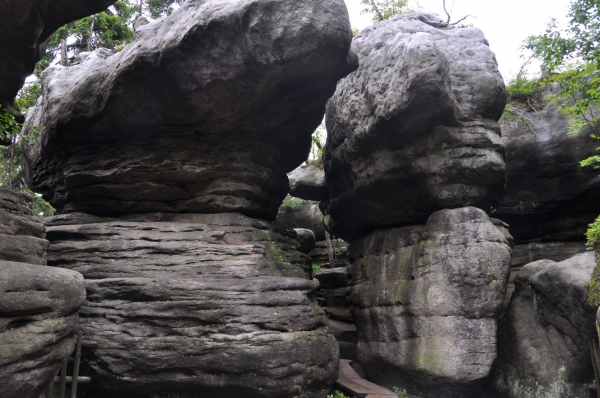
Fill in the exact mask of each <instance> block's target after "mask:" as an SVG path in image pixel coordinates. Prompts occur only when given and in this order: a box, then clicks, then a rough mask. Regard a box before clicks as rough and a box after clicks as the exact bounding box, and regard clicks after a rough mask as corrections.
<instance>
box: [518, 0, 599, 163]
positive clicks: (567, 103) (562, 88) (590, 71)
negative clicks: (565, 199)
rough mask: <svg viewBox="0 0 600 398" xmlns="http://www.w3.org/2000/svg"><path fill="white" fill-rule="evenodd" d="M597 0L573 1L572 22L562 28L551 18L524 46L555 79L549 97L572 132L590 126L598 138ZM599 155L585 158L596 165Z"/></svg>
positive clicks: (547, 82) (577, 131)
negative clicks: (539, 33) (557, 90)
mask: <svg viewBox="0 0 600 398" xmlns="http://www.w3.org/2000/svg"><path fill="white" fill-rule="evenodd" d="M599 3H600V2H599V1H598V0H574V1H573V2H572V3H571V5H570V10H569V14H568V17H569V18H570V22H569V26H568V27H567V28H566V29H560V28H559V26H558V24H557V22H556V20H552V21H551V22H550V23H549V24H548V27H547V28H546V31H545V32H544V33H542V34H541V35H537V36H531V37H529V38H528V39H527V41H526V43H525V45H524V48H525V49H528V50H531V51H532V53H533V56H534V57H535V58H537V59H539V60H540V61H541V62H542V69H543V70H544V73H545V74H546V76H549V77H547V78H546V80H545V82H544V83H545V84H550V83H554V84H556V85H557V86H558V88H559V92H558V94H556V95H552V96H551V98H549V99H550V100H551V101H552V102H553V103H555V104H558V105H559V108H560V110H561V111H562V112H563V113H564V114H565V115H567V116H569V118H570V119H571V123H570V126H569V133H570V134H576V133H579V132H581V131H582V130H588V129H589V130H591V131H592V137H593V138H596V139H599V137H600V133H599V132H598V116H597V112H598V108H599V106H600V72H599V67H600V46H599V44H600V8H599ZM599 161H600V157H598V156H593V157H591V158H588V159H585V160H584V161H582V163H581V165H582V166H589V165H597V164H599V163H598V162H599Z"/></svg>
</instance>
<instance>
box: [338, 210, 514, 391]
mask: <svg viewBox="0 0 600 398" xmlns="http://www.w3.org/2000/svg"><path fill="white" fill-rule="evenodd" d="M349 253H350V257H351V259H352V260H353V263H352V264H351V265H350V268H349V271H348V274H349V276H350V282H349V283H350V288H349V293H348V296H349V299H350V302H351V303H352V304H353V312H354V316H355V321H356V328H357V332H358V347H357V356H358V359H359V362H360V364H361V366H362V368H363V369H364V370H365V372H366V373H367V375H368V377H369V379H370V380H372V381H374V382H376V383H377V384H380V385H383V386H386V387H388V388H392V387H393V386H401V387H403V388H406V390H407V391H408V392H409V393H410V394H417V395H419V396H422V397H425V398H434V397H436V398H438V397H441V396H444V397H456V398H459V397H460V398H465V397H477V396H478V395H479V392H480V389H481V388H482V386H483V383H484V380H485V379H486V377H487V376H488V375H489V373H490V371H491V367H492V364H493V362H494V360H495V358H496V332H497V329H496V318H497V317H498V316H499V315H500V312H501V310H502V305H503V301H504V297H505V294H506V287H507V282H508V276H509V270H510V246H509V242H508V241H507V239H506V237H505V235H504V234H503V232H502V231H500V230H499V229H498V228H497V227H496V226H494V225H493V224H492V222H490V220H489V218H488V216H487V215H486V214H485V213H484V212H483V211H482V210H480V209H477V208H474V207H465V208H459V209H453V210H441V211H438V212H435V213H433V214H432V215H431V217H430V218H429V220H428V221H427V223H426V224H425V225H415V226H408V227H403V228H395V229H381V230H378V231H375V232H373V233H371V234H370V235H368V236H366V237H364V238H361V239H357V240H355V241H353V242H352V243H351V244H350V248H349Z"/></svg>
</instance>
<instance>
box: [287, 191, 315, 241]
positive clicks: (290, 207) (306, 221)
mask: <svg viewBox="0 0 600 398" xmlns="http://www.w3.org/2000/svg"><path fill="white" fill-rule="evenodd" d="M275 223H276V224H277V225H281V226H282V227H288V228H306V229H310V230H311V231H313V232H314V234H315V239H316V240H317V241H320V240H325V225H324V224H323V213H321V210H319V203H318V202H313V201H310V200H303V199H297V198H292V197H290V196H288V197H287V198H286V200H284V201H283V204H282V205H281V207H280V208H279V212H278V213H277V220H276V221H275Z"/></svg>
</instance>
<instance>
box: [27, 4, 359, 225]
mask: <svg viewBox="0 0 600 398" xmlns="http://www.w3.org/2000/svg"><path fill="white" fill-rule="evenodd" d="M351 35H352V34H351V31H350V24H349V21H348V13H347V10H346V8H345V4H344V2H343V1H342V0H328V1H320V0H303V1H284V0H252V1H233V2H232V1H229V0H210V1H200V0H194V1H188V2H186V3H184V4H183V5H182V6H181V7H180V8H179V9H178V10H176V11H175V12H173V14H172V15H170V16H169V17H166V18H164V19H161V20H158V21H156V22H154V23H150V24H147V25H145V26H142V27H140V28H139V29H138V30H137V32H136V33H135V36H134V38H133V40H132V42H131V43H130V44H129V45H128V46H127V47H126V48H125V49H123V50H122V51H121V52H118V53H116V54H112V53H110V52H108V51H97V52H94V53H92V54H90V55H88V56H87V58H85V59H84V60H83V61H82V62H81V63H80V64H79V65H74V66H71V67H69V68H65V67H62V66H54V67H52V68H49V70H47V72H46V73H45V75H44V76H43V99H42V102H41V104H40V105H39V106H37V107H35V108H34V110H33V111H32V112H31V113H30V116H29V117H28V121H27V124H28V125H30V126H41V127H42V128H41V132H40V133H39V140H38V143H37V144H36V145H34V146H30V147H29V148H28V150H27V151H26V153H25V157H26V167H25V172H26V176H27V179H28V181H29V183H30V184H31V185H32V186H33V187H35V188H36V189H37V190H38V191H39V192H41V193H42V194H43V196H44V198H45V199H46V200H48V201H49V202H50V203H51V204H52V205H53V206H54V207H56V209H57V210H58V211H59V212H75V211H81V212H87V213H91V214H101V215H116V214H132V213H146V212H153V211H160V212H187V213H194V212H196V213H214V212H242V213H244V214H247V215H251V216H258V217H264V218H269V219H274V218H275V215H276V213H277V208H278V207H279V204H280V203H281V200H282V199H283V198H284V197H285V195H286V193H287V191H288V181H287V177H286V172H290V171H292V170H293V169H294V168H295V167H297V166H298V165H300V164H301V163H302V162H303V161H304V160H305V159H306V156H307V154H308V151H309V147H310V143H311V134H312V132H313V131H314V129H315V128H316V126H318V124H319V123H320V121H321V120H322V117H323V113H324V107H325V102H326V101H327V99H328V98H329V97H330V96H331V95H332V93H333V92H334V90H335V84H336V82H337V80H338V79H340V78H341V77H343V76H345V75H346V74H348V73H349V72H351V71H352V70H354V69H355V68H356V60H355V59H354V58H353V57H351V56H349V47H350V40H351Z"/></svg>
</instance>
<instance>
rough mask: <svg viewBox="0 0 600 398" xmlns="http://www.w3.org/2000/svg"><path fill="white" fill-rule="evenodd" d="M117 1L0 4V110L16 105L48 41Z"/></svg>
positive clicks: (17, 0) (43, 0)
mask: <svg viewBox="0 0 600 398" xmlns="http://www.w3.org/2000/svg"><path fill="white" fill-rule="evenodd" d="M114 2H115V0H34V1H21V0H7V1H3V2H2V3H0V106H2V107H6V106H10V105H12V104H13V100H14V98H15V97H16V95H17V92H18V91H19V89H20V88H21V87H22V86H23V83H24V82H25V78H26V77H27V76H29V75H31V74H32V73H33V70H34V68H35V63H36V62H37V61H39V59H40V58H41V57H42V55H44V51H45V47H46V43H45V42H46V41H47V40H48V38H49V37H50V35H51V34H52V33H54V31H56V29H58V28H59V27H60V26H62V25H64V24H66V23H67V22H71V21H75V20H76V19H79V18H83V17H85V16H87V15H92V14H95V13H97V12H100V11H102V10H104V9H106V8H107V7H108V6H110V5H111V4H112V3H114Z"/></svg>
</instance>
